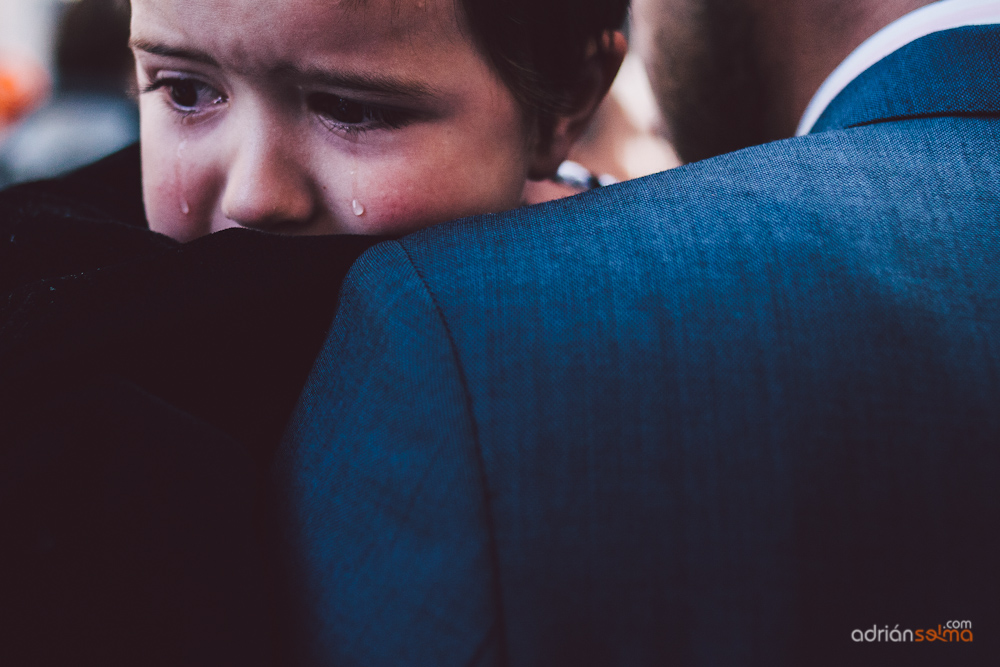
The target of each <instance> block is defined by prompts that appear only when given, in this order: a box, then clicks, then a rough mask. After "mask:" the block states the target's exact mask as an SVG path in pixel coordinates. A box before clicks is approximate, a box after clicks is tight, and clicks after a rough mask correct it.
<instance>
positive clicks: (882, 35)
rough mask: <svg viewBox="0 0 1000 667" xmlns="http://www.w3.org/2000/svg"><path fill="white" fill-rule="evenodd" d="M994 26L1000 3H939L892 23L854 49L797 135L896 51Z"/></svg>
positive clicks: (815, 100)
mask: <svg viewBox="0 0 1000 667" xmlns="http://www.w3.org/2000/svg"><path fill="white" fill-rule="evenodd" d="M993 23H1000V0H939V1H938V2H935V3H933V4H930V5H927V6H925V7H921V8H920V9H917V10H916V11H912V12H910V13H909V14H907V15H905V16H903V17H902V18H900V19H897V20H896V21H894V22H892V23H890V24H889V25H887V26H886V27H884V28H882V29H881V30H879V31H878V32H877V33H875V34H874V35H872V36H871V37H869V38H868V39H867V40H865V41H864V43H862V44H861V46H859V47H858V48H856V49H854V51H853V53H851V55H849V56H847V59H846V60H844V62H842V63H840V66H839V67H837V69H835V70H834V71H833V74H831V75H830V76H829V77H827V79H826V81H824V82H823V85H822V86H820V88H819V90H818V91H816V94H815V95H813V98H812V101H810V102H809V106H808V107H806V112H805V114H803V116H802V121H801V122H800V123H799V129H798V131H797V132H796V133H795V134H796V136H802V135H804V134H809V132H810V131H811V130H812V128H813V126H814V125H815V124H816V121H818V120H819V117H820V116H822V115H823V112H824V111H826V108H827V107H828V106H829V105H830V103H831V102H833V99H834V98H835V97H837V95H839V94H840V92H841V91H842V90H844V88H847V86H848V85H850V83H851V82H852V81H854V79H856V78H858V77H859V76H860V75H861V73H862V72H864V71H865V70H866V69H868V68H869V67H871V66H872V65H874V64H875V63H877V62H878V61H880V60H882V59H883V58H885V57H886V56H888V55H889V54H891V53H893V52H894V51H898V50H899V49H901V48H903V47H904V46H906V45H907V44H909V43H910V42H913V41H916V40H918V39H920V38H921V37H926V36H927V35H930V34H931V33H935V32H940V31H942V30H951V29H953V28H961V27H963V26H970V25H989V24H993Z"/></svg>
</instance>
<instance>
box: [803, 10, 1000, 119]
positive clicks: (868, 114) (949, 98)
mask: <svg viewBox="0 0 1000 667" xmlns="http://www.w3.org/2000/svg"><path fill="white" fill-rule="evenodd" d="M996 115H1000V25H988V26H970V27H965V28H956V29H954V30H945V31H942V32H936V33H933V34H931V35H927V36H926V37H922V38H920V39H918V40H916V41H914V42H912V43H910V44H907V45H906V46H904V47H903V48H901V49H899V50H898V51H896V52H895V53H892V54H891V55H889V56H887V57H886V58H883V59H882V60H881V61H879V62H878V63H876V64H874V65H872V66H871V67H870V68H869V69H867V70H866V71H865V72H863V73H862V74H861V76H859V77H858V78H857V79H855V80H854V81H853V82H851V84H850V85H848V86H847V88H845V89H844V90H843V91H842V92H841V93H840V95H838V96H837V97H836V98H834V100H833V102H831V103H830V106H829V107H827V108H826V111H824V112H823V115H822V116H820V118H819V120H818V121H817V122H816V125H815V126H814V127H813V129H812V131H813V132H823V131H826V130H836V129H843V128H848V127H855V126H858V125H869V124H872V123H879V122H884V121H890V120H903V119H907V118H927V117H933V116H996Z"/></svg>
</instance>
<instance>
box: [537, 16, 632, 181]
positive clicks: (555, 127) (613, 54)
mask: <svg viewBox="0 0 1000 667" xmlns="http://www.w3.org/2000/svg"><path fill="white" fill-rule="evenodd" d="M601 40H602V42H603V43H602V44H601V47H602V48H597V45H596V44H594V45H593V49H592V50H593V54H592V55H591V56H590V57H589V58H587V61H586V63H585V65H584V72H583V76H581V77H580V81H581V83H580V86H579V88H578V89H577V90H576V91H575V99H576V102H575V104H574V108H573V110H572V111H570V112H568V113H566V114H562V115H558V116H556V117H555V119H554V122H553V123H552V126H551V129H550V131H549V137H548V138H549V141H544V140H542V139H544V138H543V137H540V138H539V140H538V141H536V148H535V155H534V158H533V159H532V162H531V169H530V170H529V172H528V178H530V179H533V180H540V179H543V178H549V177H551V176H553V175H554V174H555V173H556V169H558V168H559V165H560V164H562V162H563V160H565V159H566V156H567V155H569V149H570V148H571V147H572V146H573V144H574V143H576V140H577V139H579V138H580V135H581V134H582V133H583V131H584V130H586V129H587V125H589V124H590V119H591V118H593V116H594V113H595V112H596V111H597V107H598V106H600V104H601V101H602V100H603V99H604V97H605V95H607V94H608V89H609V88H611V83H612V82H613V81H614V80H615V76H616V75H617V74H618V68H620V67H621V64H622V60H624V58H625V51H626V50H627V48H628V44H627V43H626V41H625V36H624V35H623V34H622V33H621V32H620V31H618V30H615V31H613V32H612V31H608V32H606V33H604V34H603V35H602V36H601Z"/></svg>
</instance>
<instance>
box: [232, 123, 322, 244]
mask: <svg viewBox="0 0 1000 667" xmlns="http://www.w3.org/2000/svg"><path fill="white" fill-rule="evenodd" d="M312 187H313V186H312V182H311V180H310V178H309V176H308V173H307V170H306V169H304V168H303V167H302V165H300V164H298V163H297V162H296V160H295V159H294V156H293V154H292V151H291V150H290V148H289V147H287V146H282V142H281V139H280V137H275V136H273V135H272V136H268V133H262V134H261V135H258V136H246V137H243V138H241V140H240V143H239V146H238V148H237V150H236V152H235V156H234V158H233V160H232V162H231V163H230V165H229V171H228V173H227V176H226V186H225V191H224V193H223V196H222V202H221V206H222V213H223V215H225V216H226V217H227V218H229V219H230V220H232V221H233V222H235V223H236V224H238V225H240V226H243V227H253V228H257V229H270V230H273V231H283V232H289V233H294V232H295V231H296V229H297V228H298V227H304V226H306V225H308V224H309V223H310V221H311V219H312V217H313V215H314V213H315V197H314V195H313V190H312ZM279 227H280V228H281V229H280V230H278V228H279Z"/></svg>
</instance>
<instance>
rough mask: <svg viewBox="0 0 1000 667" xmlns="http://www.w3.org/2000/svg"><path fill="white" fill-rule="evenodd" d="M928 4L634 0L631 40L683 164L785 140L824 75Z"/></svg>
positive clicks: (926, 0)
mask: <svg viewBox="0 0 1000 667" xmlns="http://www.w3.org/2000/svg"><path fill="white" fill-rule="evenodd" d="M932 1H933V0H634V6H635V14H636V35H635V37H636V45H637V47H638V48H639V50H640V52H641V53H642V55H643V58H644V60H645V61H646V67H647V70H648V71H649V75H650V81H651V82H652V85H653V89H654V92H655V93H656V96H657V99H658V101H659V103H660V107H661V110H662V111H663V115H664V118H665V122H666V129H667V133H668V136H669V138H670V139H671V141H672V142H673V143H674V145H675V147H676V149H677V151H678V153H679V154H680V156H681V157H682V158H683V159H684V160H685V161H687V162H692V161H695V160H701V159H705V158H708V157H712V156H714V155H719V154H722V153H727V152H730V151H734V150H738V149H740V148H745V147H747V146H753V145H756V144H760V143H764V142H766V141H771V140H774V139H780V138H783V137H788V136H791V135H792V134H793V133H794V131H795V126H796V125H797V123H798V120H799V117H800V116H801V114H802V113H803V112H804V111H805V108H806V106H807V105H808V103H809V100H810V99H811V97H812V95H813V94H814V93H815V92H816V90H817V89H818V88H819V86H820V85H821V84H822V82H823V80H824V79H825V78H826V77H827V76H828V75H829V74H830V73H831V72H832V71H833V70H834V69H835V68H836V67H837V65H838V64H839V63H840V62H841V61H842V60H843V59H844V58H846V57H847V56H848V55H849V54H850V52H851V51H853V50H854V49H855V48H856V47H857V46H858V45H860V44H861V42H863V41H864V40H865V39H867V38H868V37H870V36H871V35H872V34H874V33H875V32H877V31H878V30H879V29H880V28H882V27H884V26H885V25H887V24H889V23H890V22H892V21H893V20H895V19H897V18H899V17H900V16H903V15H904V14H906V13H908V12H910V11H912V10H914V9H917V8H919V7H922V6H924V5H927V4H930V3H931V2H932Z"/></svg>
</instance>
